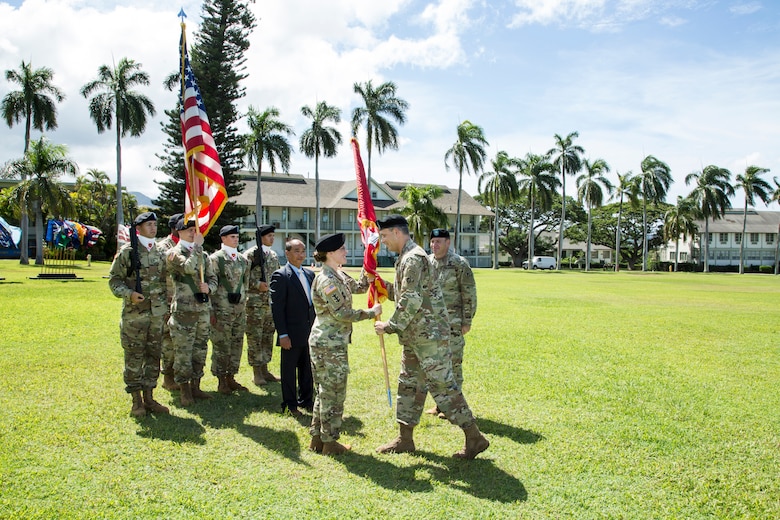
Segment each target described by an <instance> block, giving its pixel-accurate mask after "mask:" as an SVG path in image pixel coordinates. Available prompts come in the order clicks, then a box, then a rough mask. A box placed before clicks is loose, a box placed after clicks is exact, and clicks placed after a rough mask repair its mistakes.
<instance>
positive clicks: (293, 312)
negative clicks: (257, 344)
mask: <svg viewBox="0 0 780 520" xmlns="http://www.w3.org/2000/svg"><path fill="white" fill-rule="evenodd" d="M303 272H304V274H305V275H306V279H307V280H309V287H311V285H312V283H314V271H312V270H311V269H306V268H305V267H304V268H303ZM270 288H271V313H272V314H273V316H274V325H275V326H276V332H277V334H278V335H277V337H276V344H277V345H279V336H282V335H284V334H287V335H288V336H290V342H291V343H292V345H293V346H294V347H300V346H308V345H309V332H311V326H312V325H313V324H314V307H313V306H311V305H309V299H308V298H307V297H306V292H305V291H304V289H303V287H301V282H300V280H298V276H297V275H296V274H295V271H293V269H292V267H291V266H290V264H289V263H287V264H285V266H284V267H282V268H281V269H279V270H277V271H275V272H274V274H272V275H271V287H270Z"/></svg>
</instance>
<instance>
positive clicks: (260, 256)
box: [251, 229, 266, 282]
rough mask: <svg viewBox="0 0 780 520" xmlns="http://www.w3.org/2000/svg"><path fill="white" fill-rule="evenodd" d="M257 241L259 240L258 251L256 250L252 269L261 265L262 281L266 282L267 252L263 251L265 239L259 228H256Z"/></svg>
mask: <svg viewBox="0 0 780 520" xmlns="http://www.w3.org/2000/svg"><path fill="white" fill-rule="evenodd" d="M255 241H256V242H257V251H255V256H254V257H253V258H252V267H251V269H254V268H255V267H257V266H260V281H261V282H265V281H266V280H265V253H264V252H263V240H262V237H261V236H260V230H259V229H257V230H255Z"/></svg>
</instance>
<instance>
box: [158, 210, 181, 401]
mask: <svg viewBox="0 0 780 520" xmlns="http://www.w3.org/2000/svg"><path fill="white" fill-rule="evenodd" d="M183 216H184V215H182V214H181V213H176V214H175V215H171V218H169V219H168V227H169V228H170V230H171V233H170V234H169V235H168V236H167V237H165V238H163V239H160V240H158V241H157V249H158V250H159V251H160V253H161V254H162V255H163V256H165V255H167V254H168V251H170V250H171V249H172V248H173V247H174V246H175V245H176V244H178V243H179V231H178V230H177V229H176V224H177V223H178V222H179V219H180V218H182V217H183ZM165 288H166V294H167V300H168V311H167V312H166V313H165V322H164V324H163V341H162V370H160V372H162V375H163V382H162V385H161V386H162V387H163V388H165V389H166V390H178V389H179V385H177V384H176V382H175V381H174V380H173V341H172V340H171V329H170V328H169V327H168V318H170V317H171V312H170V309H171V301H172V300H173V279H172V278H171V277H170V275H169V276H166V277H165Z"/></svg>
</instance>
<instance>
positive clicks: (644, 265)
mask: <svg viewBox="0 0 780 520" xmlns="http://www.w3.org/2000/svg"><path fill="white" fill-rule="evenodd" d="M645 271H647V196H646V195H643V196H642V272H645Z"/></svg>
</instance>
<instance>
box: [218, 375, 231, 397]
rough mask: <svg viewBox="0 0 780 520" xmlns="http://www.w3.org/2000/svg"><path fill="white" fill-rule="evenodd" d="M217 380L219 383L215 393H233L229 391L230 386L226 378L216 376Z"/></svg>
mask: <svg viewBox="0 0 780 520" xmlns="http://www.w3.org/2000/svg"><path fill="white" fill-rule="evenodd" d="M217 379H218V380H219V383H218V384H217V392H219V393H220V394H225V395H230V394H232V393H233V390H231V389H230V385H229V384H228V380H227V376H217Z"/></svg>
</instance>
